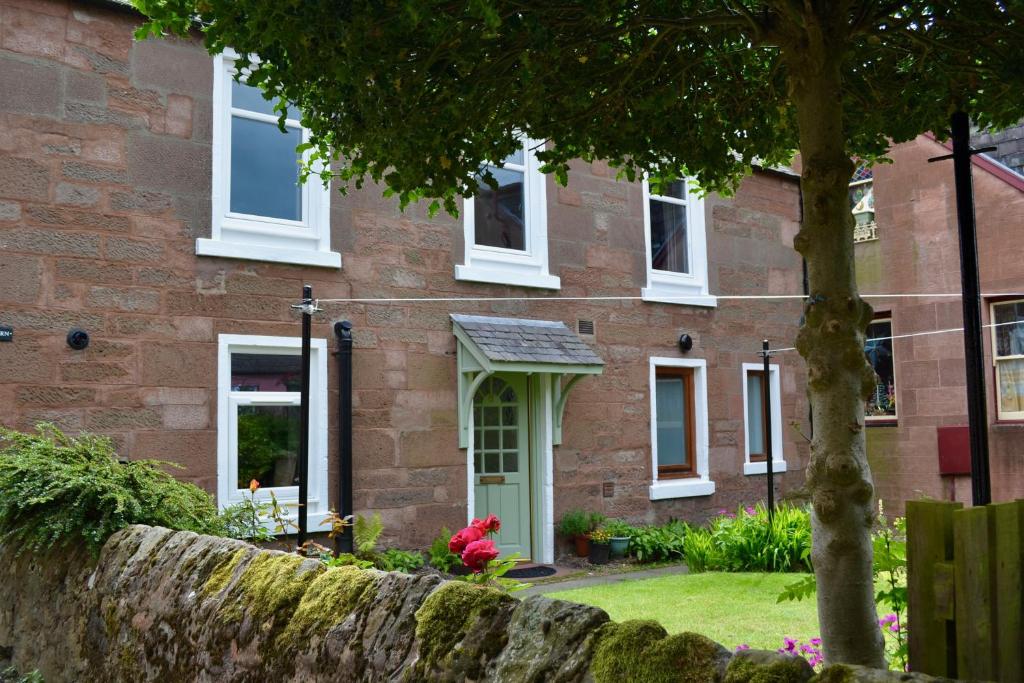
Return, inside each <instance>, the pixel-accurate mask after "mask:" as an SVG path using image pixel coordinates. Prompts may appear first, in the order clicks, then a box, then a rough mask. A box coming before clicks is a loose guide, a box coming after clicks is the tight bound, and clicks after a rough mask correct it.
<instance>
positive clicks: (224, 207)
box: [196, 50, 341, 268]
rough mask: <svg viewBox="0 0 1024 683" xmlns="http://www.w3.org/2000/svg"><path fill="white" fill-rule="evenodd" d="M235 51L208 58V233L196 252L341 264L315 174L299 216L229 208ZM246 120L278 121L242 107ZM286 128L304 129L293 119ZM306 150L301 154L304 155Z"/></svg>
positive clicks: (326, 195)
mask: <svg viewBox="0 0 1024 683" xmlns="http://www.w3.org/2000/svg"><path fill="white" fill-rule="evenodd" d="M236 59H238V54H237V53H235V52H234V51H233V50H226V51H225V52H223V53H222V54H219V55H217V56H215V57H214V58H213V154H212V156H213V174H212V191H211V196H212V201H213V210H212V213H211V218H212V221H213V225H212V235H211V237H210V238H209V239H207V238H203V237H200V238H199V239H197V240H196V254H198V255H200V256H222V257H227V258H241V259H250V260H256V261H272V262H275V263H294V264H298V265H306V266H323V267H329V268H340V267H341V254H339V253H337V252H334V251H331V226H330V219H331V191H330V188H328V187H324V185H323V183H322V182H321V181H320V179H319V178H316V177H311V178H309V180H308V181H307V182H305V183H304V184H303V185H302V220H301V221H292V220H287V219H282V218H272V217H268V216H254V215H249V214H239V213H233V212H231V210H230V197H231V117H232V114H233V113H239V112H242V110H239V111H238V112H235V111H234V110H233V109H232V107H231V83H232V80H233V78H234V74H235V72H236V67H235V60H236ZM244 116H245V117H246V118H249V119H253V120H259V121H266V122H268V123H273V124H276V123H277V117H276V116H273V115H269V114H259V113H255V112H250V111H248V110H245V111H244ZM287 125H288V127H291V128H299V129H300V130H302V142H308V141H309V131H307V130H306V129H304V128H302V126H301V123H300V122H299V121H298V120H297V119H288V121H287ZM309 154H310V152H309V151H307V152H306V153H305V157H306V159H307V160H308V159H309Z"/></svg>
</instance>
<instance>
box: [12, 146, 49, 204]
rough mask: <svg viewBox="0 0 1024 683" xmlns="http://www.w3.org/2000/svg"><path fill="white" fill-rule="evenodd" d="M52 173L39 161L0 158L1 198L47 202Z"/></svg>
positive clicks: (21, 158) (22, 158)
mask: <svg viewBox="0 0 1024 683" xmlns="http://www.w3.org/2000/svg"><path fill="white" fill-rule="evenodd" d="M49 184H50V172H49V170H48V169H47V168H46V166H43V165H42V164H40V163H39V162H37V161H33V160H32V159H26V158H24V157H9V156H0V197H6V198H9V199H37V200H45V199H46V198H47V194H48V188H49Z"/></svg>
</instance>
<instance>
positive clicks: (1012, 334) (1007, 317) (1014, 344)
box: [992, 301, 1024, 356]
mask: <svg viewBox="0 0 1024 683" xmlns="http://www.w3.org/2000/svg"><path fill="white" fill-rule="evenodd" d="M992 310H993V312H994V313H995V315H994V318H995V320H993V322H994V323H995V324H996V325H997V327H995V328H994V329H995V334H996V355H997V356H1020V355H1024V301H1017V302H1014V303H1012V304H996V305H995V306H993V307H992ZM1017 321H1020V323H1019V324H1016V325H1014V324H1009V325H1008V324H1007V323H1015V322H1017Z"/></svg>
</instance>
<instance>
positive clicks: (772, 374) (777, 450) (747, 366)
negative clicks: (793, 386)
mask: <svg viewBox="0 0 1024 683" xmlns="http://www.w3.org/2000/svg"><path fill="white" fill-rule="evenodd" d="M750 372H764V365H763V364H761V363H744V364H743V457H744V460H743V474H745V475H753V474H767V473H768V462H767V461H766V460H760V461H754V462H751V461H750V422H749V421H748V420H747V416H748V415H749V414H750V411H749V410H747V400H748V399H747V374H748V373H750ZM768 387H769V391H770V392H771V411H772V415H771V417H772V472H774V473H775V474H778V473H780V472H785V471H786V456H785V449H784V448H783V445H782V383H781V382H780V381H779V366H778V365H775V364H770V365H769V366H768Z"/></svg>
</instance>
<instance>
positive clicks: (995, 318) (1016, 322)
mask: <svg viewBox="0 0 1024 683" xmlns="http://www.w3.org/2000/svg"><path fill="white" fill-rule="evenodd" d="M990 310H991V317H992V323H993V325H992V362H993V364H994V365H995V370H996V381H995V385H996V415H997V417H998V419H1000V420H1024V299H1018V300H1015V301H999V302H995V303H993V304H992V305H991V309H990Z"/></svg>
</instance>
